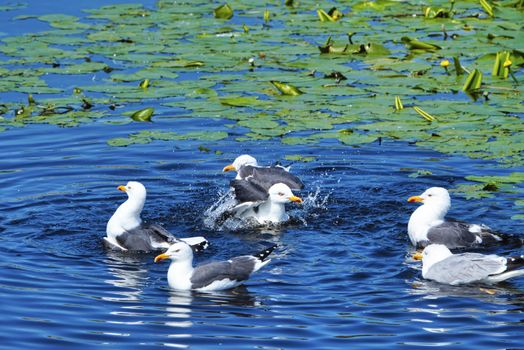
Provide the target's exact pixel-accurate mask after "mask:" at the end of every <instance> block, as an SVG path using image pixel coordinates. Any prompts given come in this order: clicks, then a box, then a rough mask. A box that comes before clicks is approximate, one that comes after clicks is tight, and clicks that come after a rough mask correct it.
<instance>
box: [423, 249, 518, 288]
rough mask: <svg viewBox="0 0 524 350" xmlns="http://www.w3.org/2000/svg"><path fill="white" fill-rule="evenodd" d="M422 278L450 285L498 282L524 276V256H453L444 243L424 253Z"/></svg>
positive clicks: (472, 254)
mask: <svg viewBox="0 0 524 350" xmlns="http://www.w3.org/2000/svg"><path fill="white" fill-rule="evenodd" d="M414 258H415V259H417V260H420V259H422V277H424V278H425V279H428V280H433V281H437V282H439V283H445V284H450V285H454V286H455V285H460V284H468V283H475V282H480V283H490V284H491V283H498V282H501V281H505V280H507V279H508V278H512V277H517V276H521V275H524V269H520V268H522V267H524V256H522V255H521V256H518V257H516V256H513V257H508V258H505V257H502V256H498V255H494V254H490V255H485V254H479V253H462V254H453V253H451V251H450V250H449V249H448V248H447V247H446V246H445V245H443V244H430V245H428V246H427V247H426V248H424V251H423V252H422V254H418V255H417V254H415V256H414Z"/></svg>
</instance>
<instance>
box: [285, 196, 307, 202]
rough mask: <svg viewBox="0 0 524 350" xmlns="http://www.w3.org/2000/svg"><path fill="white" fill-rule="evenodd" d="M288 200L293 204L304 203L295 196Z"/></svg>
mask: <svg viewBox="0 0 524 350" xmlns="http://www.w3.org/2000/svg"><path fill="white" fill-rule="evenodd" d="M288 199H289V200H290V201H292V202H295V203H302V202H304V201H303V200H302V198H300V197H297V196H291V197H289V198H288Z"/></svg>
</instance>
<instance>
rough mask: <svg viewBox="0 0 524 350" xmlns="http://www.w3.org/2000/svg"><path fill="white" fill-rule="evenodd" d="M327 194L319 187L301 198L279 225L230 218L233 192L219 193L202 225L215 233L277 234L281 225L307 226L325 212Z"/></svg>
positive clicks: (251, 219) (234, 203) (233, 197)
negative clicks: (309, 221)
mask: <svg viewBox="0 0 524 350" xmlns="http://www.w3.org/2000/svg"><path fill="white" fill-rule="evenodd" d="M330 195H331V192H330V193H328V194H322V193H321V190H320V187H317V188H316V190H315V192H310V193H308V194H307V195H306V196H305V197H303V201H304V202H303V204H302V205H301V206H295V205H294V208H293V209H292V210H290V211H288V214H289V216H290V219H289V220H288V221H286V222H284V223H279V224H263V225H261V224H260V223H259V222H258V221H256V220H255V219H253V218H242V219H241V218H237V217H234V216H232V214H231V209H232V208H233V207H234V206H236V205H237V201H236V199H235V196H234V193H233V191H228V192H226V193H219V199H218V200H217V201H216V202H215V204H213V205H212V206H211V207H210V208H209V209H207V210H206V211H205V212H204V225H205V226H206V227H207V228H209V229H212V230H217V231H242V230H248V229H249V230H251V229H257V230H263V231H264V232H272V233H275V234H277V233H279V232H280V228H281V227H282V226H283V225H289V224H302V225H305V226H307V220H308V218H317V217H318V216H319V215H320V212H322V211H325V210H327V203H328V200H329V196H330Z"/></svg>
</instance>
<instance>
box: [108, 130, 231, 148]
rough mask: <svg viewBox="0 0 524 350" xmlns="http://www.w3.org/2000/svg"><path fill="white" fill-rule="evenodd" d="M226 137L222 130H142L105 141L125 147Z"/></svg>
mask: <svg viewBox="0 0 524 350" xmlns="http://www.w3.org/2000/svg"><path fill="white" fill-rule="evenodd" d="M227 137H228V133H227V132H224V131H194V132H189V133H187V134H179V133H176V132H170V131H161V130H142V131H140V132H138V133H135V134H130V135H129V137H117V138H114V139H111V140H109V141H107V144H108V145H109V146H114V147H126V146H130V145H134V144H146V143H151V142H153V141H181V140H198V141H219V140H223V139H225V138H227Z"/></svg>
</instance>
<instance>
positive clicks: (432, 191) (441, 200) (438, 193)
mask: <svg viewBox="0 0 524 350" xmlns="http://www.w3.org/2000/svg"><path fill="white" fill-rule="evenodd" d="M408 202H410V203H411V202H420V203H423V204H424V205H428V206H430V207H434V208H435V209H437V210H439V211H442V212H443V213H444V214H445V213H446V212H447V211H448V210H449V207H450V205H451V198H450V197H449V192H448V190H446V189H445V188H442V187H431V188H428V189H427V190H426V191H424V193H422V194H421V195H419V196H412V197H409V198H408Z"/></svg>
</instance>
